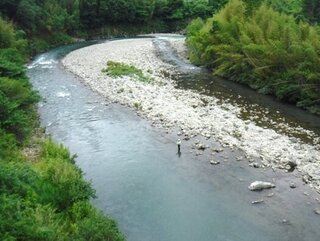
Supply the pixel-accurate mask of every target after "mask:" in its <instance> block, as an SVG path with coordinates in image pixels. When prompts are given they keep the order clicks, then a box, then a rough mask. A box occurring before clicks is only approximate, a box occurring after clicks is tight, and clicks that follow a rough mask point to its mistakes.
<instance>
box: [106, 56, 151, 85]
mask: <svg viewBox="0 0 320 241" xmlns="http://www.w3.org/2000/svg"><path fill="white" fill-rule="evenodd" d="M102 72H103V73H106V74H107V75H109V76H111V77H122V76H130V77H133V78H135V79H137V80H139V81H141V82H145V83H149V82H151V78H150V77H149V76H145V75H144V74H143V72H142V70H141V69H138V68H136V67H135V66H133V65H128V64H125V63H120V62H115V61H108V62H107V68H105V69H103V70H102Z"/></svg>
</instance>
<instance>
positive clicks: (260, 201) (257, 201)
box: [251, 199, 264, 204]
mask: <svg viewBox="0 0 320 241" xmlns="http://www.w3.org/2000/svg"><path fill="white" fill-rule="evenodd" d="M263 202H264V200H263V199H261V200H255V201H252V202H251V204H259V203H263Z"/></svg>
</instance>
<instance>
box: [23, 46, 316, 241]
mask: <svg viewBox="0 0 320 241" xmlns="http://www.w3.org/2000/svg"><path fill="white" fill-rule="evenodd" d="M87 44H90V43H80V44H75V45H71V46H64V47H60V48H57V49H54V50H52V51H49V52H47V53H45V54H42V55H39V56H38V57H37V58H36V59H35V60H34V61H33V63H32V64H31V65H29V67H28V75H29V76H30V78H31V81H32V83H33V85H34V87H35V88H36V89H37V90H38V91H39V92H40V94H41V95H42V96H43V100H42V102H41V103H40V104H39V112H40V116H41V122H42V125H43V126H45V127H46V130H47V132H48V133H50V134H51V135H52V137H53V138H54V139H55V140H57V141H58V142H62V143H64V144H65V145H66V146H68V147H69V148H70V150H71V151H72V152H73V153H77V155H78V158H77V165H79V167H80V168H81V169H82V170H83V171H84V173H85V177H86V178H87V179H88V180H91V181H92V184H93V187H94V188H95V189H96V190H97V196H98V197H97V199H94V200H93V203H94V205H95V206H96V207H98V208H99V209H101V210H102V211H103V212H105V213H106V214H110V216H112V217H113V218H115V219H116V220H117V222H118V223H119V227H120V229H121V230H122V231H123V233H124V234H125V235H126V236H127V238H128V240H129V241H213V240H214V241H229V240H230V241H258V240H259V241H289V240H290V241H304V240H305V241H317V240H319V237H320V228H319V227H320V226H319V225H320V216H318V215H316V214H315V213H314V212H313V209H314V208H316V207H319V202H318V201H317V200H316V197H317V194H315V193H314V192H313V191H312V190H311V189H310V188H309V187H308V186H304V185H303V184H302V181H301V180H300V179H299V178H297V177H295V175H294V173H290V174H285V173H282V172H279V171H276V172H273V171H270V170H269V171H257V170H255V169H253V168H248V164H247V163H245V162H235V161H234V162H232V161H230V162H225V163H222V164H221V165H219V166H215V167H213V166H210V165H208V163H207V161H204V158H203V157H195V156H194V155H193V154H191V153H188V152H186V151H184V149H183V146H182V155H181V156H179V155H177V153H176V146H175V139H174V137H173V136H171V135H170V134H166V133H165V132H163V131H161V130H158V129H154V128H153V127H151V125H150V123H149V122H148V121H146V120H143V119H141V118H140V117H139V116H137V115H136V114H135V113H134V112H133V111H132V110H130V109H128V108H127V107H123V106H120V105H118V104H112V103H109V102H108V101H107V100H105V99H103V98H102V97H100V96H98V95H97V94H95V93H93V92H92V91H91V90H90V89H88V88H87V87H86V86H85V85H84V84H82V83H81V82H80V80H79V79H78V78H77V77H75V76H74V75H73V74H71V73H68V72H67V71H66V70H64V69H63V67H62V66H61V64H60V63H59V60H60V59H61V58H62V57H63V56H64V55H65V54H67V53H68V52H70V51H72V50H73V49H76V48H80V47H83V46H85V45H87ZM202 80H203V75H202V77H201V78H199V79H198V81H195V79H194V78H193V79H192V81H191V80H185V79H184V80H183V78H182V79H181V83H182V82H183V83H184V88H185V87H186V85H188V84H190V85H191V84H193V85H196V82H201V81H202ZM193 85H192V86H191V87H192V88H193V87H194V86H193ZM234 88H235V89H236V86H235V87H234ZM239 88H240V87H239ZM219 89H223V84H222V85H219ZM225 89H227V90H228V91H229V89H230V88H229V87H226V88H225ZM240 89H241V88H240ZM228 91H226V93H228ZM233 91H235V93H236V90H233ZM221 92H223V91H221ZM237 95H241V96H242V92H241V91H240V92H239V93H237ZM226 96H227V97H226V99H227V98H229V97H228V95H227V94H226ZM221 98H222V97H221ZM241 98H244V99H246V98H248V99H250V97H248V96H243V97H241ZM229 99H230V98H229ZM246 103H249V102H246ZM261 108H265V107H261ZM277 108H278V107H272V106H270V107H268V109H269V111H270V112H275V113H277V111H280V110H278V109H277ZM298 112H299V111H298ZM306 123H308V122H307V121H306V122H304V121H301V125H303V126H305V125H307V124H306ZM310 127H311V128H314V129H317V128H318V123H317V124H315V125H314V126H312V125H311V124H310ZM228 155H229V156H230V160H233V159H235V156H236V155H237V151H235V152H231V151H230V152H228ZM272 178H276V179H277V188H276V189H274V190H270V191H266V192H259V193H255V192H250V191H249V190H248V188H247V186H248V185H249V184H250V182H252V181H255V180H260V179H264V180H272ZM291 180H294V181H295V182H296V183H297V184H298V186H299V188H297V189H289V188H288V183H289V182H290V181H291ZM303 192H305V194H304V193H303ZM271 193H273V194H274V195H273V196H272V197H267V196H268V194H271ZM270 196H271V195H270ZM261 198H263V199H265V202H264V203H261V204H256V205H253V204H251V202H252V201H254V200H259V199H261Z"/></svg>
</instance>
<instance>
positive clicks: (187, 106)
mask: <svg viewBox="0 0 320 241" xmlns="http://www.w3.org/2000/svg"><path fill="white" fill-rule="evenodd" d="M181 41H182V40H181ZM175 44H176V45H177V43H175ZM179 46H180V47H181V46H182V45H181V44H180V45H179ZM177 52H181V50H180V51H177ZM108 60H113V61H118V62H123V63H127V64H131V65H134V66H136V67H137V68H139V69H142V70H143V71H144V73H145V75H151V76H152V78H153V82H152V83H151V84H146V83H142V82H139V81H137V80H136V79H134V78H131V77H121V78H111V77H109V76H107V75H105V74H104V73H102V72H101V70H102V69H103V68H105V67H106V62H107V61H108ZM63 64H64V66H65V67H66V68H67V69H69V70H70V71H72V72H73V73H75V74H77V75H78V76H80V77H81V78H82V79H83V80H84V82H85V83H86V84H88V85H89V86H90V87H91V88H92V89H93V90H95V91H96V92H98V93H100V94H101V95H103V96H105V97H107V98H108V99H109V100H110V101H113V102H119V103H121V104H124V105H127V106H130V107H132V108H137V111H138V112H139V114H141V115H143V116H144V117H146V118H147V119H149V120H150V121H151V122H152V123H153V124H154V125H155V126H159V127H164V128H166V129H168V131H175V130H177V134H178V135H180V136H181V138H183V139H184V140H186V141H187V140H189V139H190V138H191V139H190V142H198V141H197V140H195V138H193V137H196V136H198V137H197V138H199V139H200V136H203V138H205V139H207V143H208V145H209V146H212V145H211V144H212V143H213V142H214V141H216V140H218V141H219V142H220V143H221V145H222V146H229V147H232V148H240V149H242V150H244V152H245V153H246V157H247V158H248V159H249V161H250V160H252V159H255V160H256V159H259V162H261V163H260V165H261V166H263V167H279V168H288V164H289V163H295V164H297V169H298V170H299V171H300V172H301V174H302V176H303V178H304V180H305V182H308V183H310V184H311V185H312V186H313V187H314V188H315V189H316V190H317V191H318V192H319V191H320V173H319V167H320V151H319V138H317V137H314V138H313V137H312V135H313V133H311V132H310V133H309V132H308V131H307V130H301V131H303V132H305V133H307V134H309V135H310V136H311V137H312V139H313V144H307V143H304V142H302V141H301V140H299V139H297V138H292V137H288V136H286V135H283V134H280V133H277V132H276V131H274V130H272V129H265V128H262V127H259V126H257V125H256V124H255V123H254V122H253V121H250V120H246V121H244V120H242V119H240V118H239V116H240V112H241V108H239V107H237V106H233V105H231V104H228V103H218V101H217V99H216V98H215V97H209V96H204V95H201V94H199V93H196V92H194V91H187V90H178V89H175V83H174V81H173V80H172V79H171V78H170V76H171V75H173V74H174V73H175V71H176V70H175V68H174V66H171V65H169V64H167V63H164V62H162V61H161V60H160V59H159V58H157V55H156V51H155V47H154V45H153V43H152V40H151V39H131V40H120V41H112V42H106V43H103V44H98V45H94V46H90V47H87V48H84V49H80V50H77V51H74V52H72V53H70V54H69V55H68V56H67V57H66V58H65V59H64V60H63ZM200 144H201V143H200ZM195 145H197V148H198V149H201V146H200V145H199V143H197V144H196V143H195ZM204 148H206V147H204ZM212 151H213V152H215V151H217V150H212Z"/></svg>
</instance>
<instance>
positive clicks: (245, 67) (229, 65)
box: [187, 0, 320, 111]
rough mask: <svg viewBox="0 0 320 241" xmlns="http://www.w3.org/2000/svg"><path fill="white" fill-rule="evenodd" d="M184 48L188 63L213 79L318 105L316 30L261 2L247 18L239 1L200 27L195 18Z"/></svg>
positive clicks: (319, 67) (319, 75)
mask: <svg viewBox="0 0 320 241" xmlns="http://www.w3.org/2000/svg"><path fill="white" fill-rule="evenodd" d="M187 45H188V46H189V49H190V59H191V61H193V62H195V63H197V64H204V65H207V66H208V67H210V68H213V70H214V74H216V75H219V76H222V77H226V78H229V79H231V80H234V81H237V82H241V83H244V84H248V85H250V86H251V87H252V88H255V89H258V90H260V92H263V93H269V94H273V95H276V96H277V97H278V98H279V99H282V100H285V101H289V102H293V103H297V105H298V106H303V107H304V108H308V109H310V108H312V110H313V111H314V110H315V109H314V106H319V102H320V101H319V100H320V81H319V80H320V54H319V53H320V35H319V31H318V29H317V27H313V26H310V25H309V24H307V23H305V22H302V21H301V22H296V20H295V18H294V17H293V16H291V15H286V14H281V13H279V12H277V11H275V10H273V9H272V8H271V7H269V6H267V5H266V4H262V5H261V6H260V7H259V8H257V9H253V10H252V13H251V14H248V13H247V6H246V4H245V3H244V2H242V1H240V0H231V1H230V2H229V3H228V4H227V5H226V6H225V7H224V8H223V9H221V11H219V12H218V13H217V14H216V15H214V16H213V17H212V18H209V19H208V20H207V21H206V22H205V23H204V24H202V23H201V21H200V20H196V21H195V22H193V23H192V24H191V25H190V26H189V28H188V37H187ZM306 100H307V101H306ZM316 109H317V108H316ZM310 110H311V109H310Z"/></svg>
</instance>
